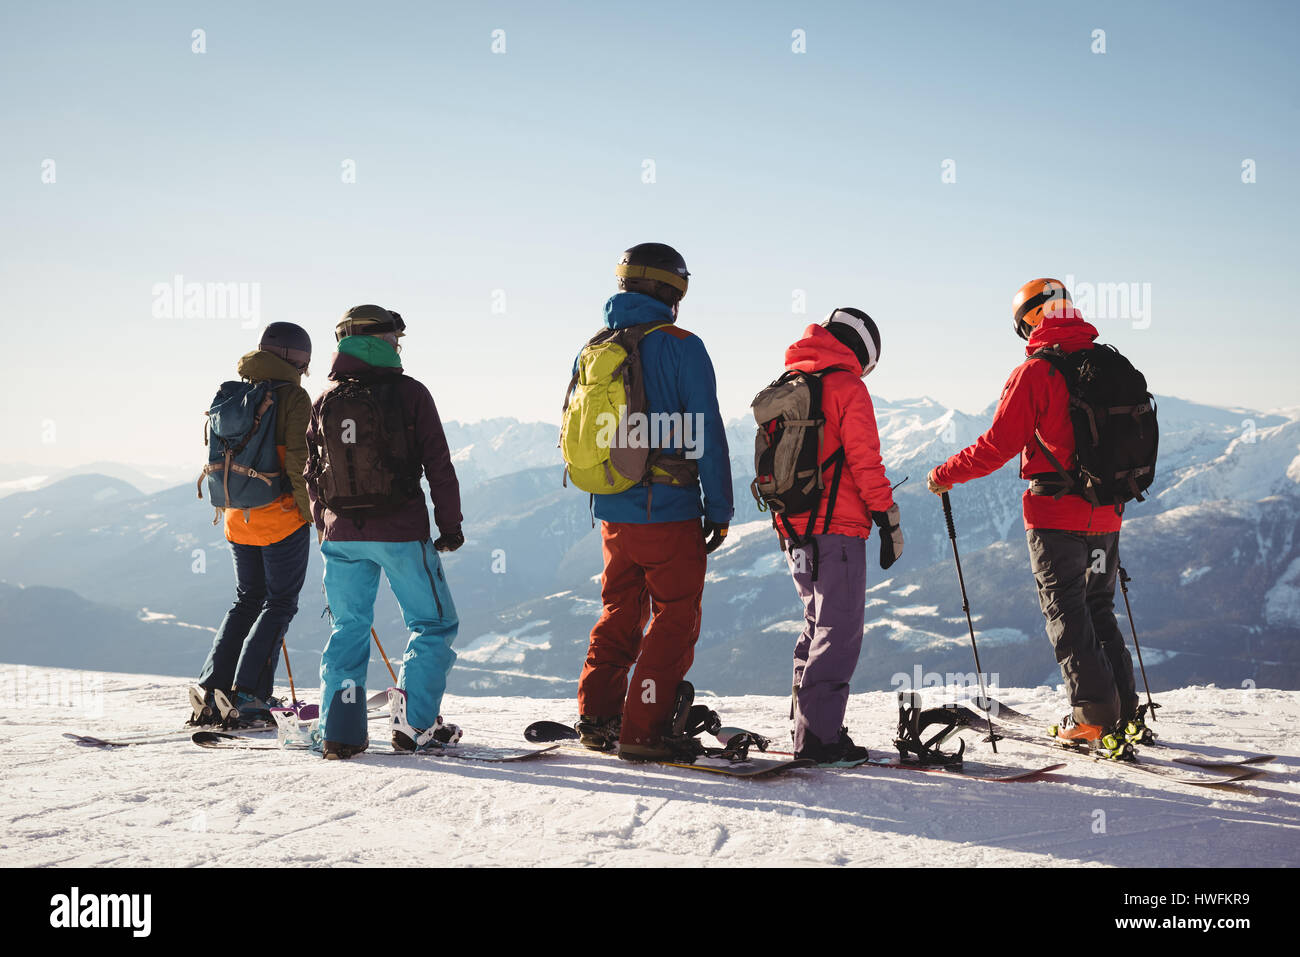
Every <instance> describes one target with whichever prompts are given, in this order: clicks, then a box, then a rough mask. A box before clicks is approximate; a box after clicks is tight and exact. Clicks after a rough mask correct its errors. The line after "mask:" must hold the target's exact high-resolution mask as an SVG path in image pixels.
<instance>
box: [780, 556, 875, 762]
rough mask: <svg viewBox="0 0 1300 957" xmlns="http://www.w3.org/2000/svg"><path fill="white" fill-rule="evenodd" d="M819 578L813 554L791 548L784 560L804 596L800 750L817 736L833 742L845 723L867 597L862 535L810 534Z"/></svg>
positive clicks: (797, 700) (797, 715)
mask: <svg viewBox="0 0 1300 957" xmlns="http://www.w3.org/2000/svg"><path fill="white" fill-rule="evenodd" d="M813 537H814V538H815V539H816V541H817V554H818V571H817V580H816V581H813V580H812V556H811V555H809V554H807V551H808V550H805V549H801V548H791V549H789V550H788V551H787V552H786V553H785V560H786V564H787V565H789V566H790V575H791V577H792V578H794V587H795V588H796V589H797V590H798V592H799V598H800V599H801V600H802V601H803V618H804V626H803V632H802V633H801V634H800V635H799V640H798V641H797V642H796V643H795V646H794V682H793V685H794V690H793V697H792V703H793V710H794V715H793V718H794V749H795V751H802V750H803V749H804V747H805V745H806V744H808V743H811V742H810V741H809V737H810V736H811V735H815V736H816V738H817V741H820V742H821V743H823V744H826V743H829V742H832V741H835V740H836V739H837V738H838V737H839V731H840V728H841V727H843V726H844V709H845V708H846V707H847V706H848V703H849V679H850V678H852V677H853V670H854V669H855V668H856V667H857V666H858V655H859V653H860V652H861V651H862V626H863V623H864V608H865V606H866V596H867V550H866V544H867V543H866V540H865V539H861V538H855V537H853V536H851V535H814V536H813Z"/></svg>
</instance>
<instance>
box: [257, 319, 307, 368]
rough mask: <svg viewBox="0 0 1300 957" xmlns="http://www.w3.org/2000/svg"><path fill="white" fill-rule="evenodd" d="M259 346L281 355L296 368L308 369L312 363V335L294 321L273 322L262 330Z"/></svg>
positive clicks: (275, 354) (266, 350)
mask: <svg viewBox="0 0 1300 957" xmlns="http://www.w3.org/2000/svg"><path fill="white" fill-rule="evenodd" d="M257 348H259V349H261V350H262V351H263V352H269V353H271V355H274V356H279V357H280V358H281V359H283V360H284V361H285V362H287V363H289V365H291V366H293V367H294V368H295V369H299V370H301V371H303V372H306V371H307V366H308V365H309V364H310V363H311V336H309V335H307V330H306V329H304V328H303V327H302V326H295V325H294V324H293V323H292V322H273V323H271V324H270V325H268V326H267V327H266V328H265V329H263V330H262V339H261V341H260V342H259V343H258V344H257Z"/></svg>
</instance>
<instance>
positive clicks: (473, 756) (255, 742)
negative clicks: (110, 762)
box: [191, 731, 559, 763]
mask: <svg viewBox="0 0 1300 957" xmlns="http://www.w3.org/2000/svg"><path fill="white" fill-rule="evenodd" d="M191 740H192V741H193V742H194V743H195V744H197V745H198V746H199V747H201V748H212V749H219V750H236V751H307V750H309V749H308V748H305V747H290V748H282V747H280V745H279V744H278V743H277V742H275V741H268V740H266V739H263V738H251V737H244V736H243V735H239V734H230V733H229V732H225V731H198V732H195V733H194V735H192V737H191ZM557 747H559V745H552V746H551V747H547V748H493V747H485V746H481V745H462V744H457V745H454V746H452V747H447V748H436V749H427V750H424V751H397V750H395V749H394V748H393V746H392V745H391V744H386V743H382V742H373V741H372V742H371V744H370V746H369V747H368V748H367V749H366V750H365V751H362V752H361V753H360V754H357V755H354V756H353V757H352V758H351V759H350V760H354V761H355V760H356V759H357V758H364V757H366V756H367V755H377V756H383V757H398V758H407V759H410V760H420V759H421V758H457V759H459V760H462V761H487V762H490V763H501V762H509V761H528V760H531V759H533V758H537V757H541V756H542V755H544V754H549V753H550V752H552V751H554V750H555V749H556V748H557Z"/></svg>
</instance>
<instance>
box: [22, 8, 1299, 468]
mask: <svg viewBox="0 0 1300 957" xmlns="http://www.w3.org/2000/svg"><path fill="white" fill-rule="evenodd" d="M0 17H3V22H4V30H3V31H0V81H2V82H3V83H4V85H5V88H7V89H9V90H10V91H11V93H12V92H13V91H17V90H20V89H21V90H22V95H11V96H9V97H6V98H4V99H0V121H2V122H3V123H4V127H5V129H6V130H7V131H8V133H9V134H10V135H9V136H8V137H7V139H6V143H5V145H4V147H3V148H2V149H0V183H2V184H3V187H4V194H3V199H4V202H5V207H6V221H7V224H8V225H9V227H10V228H9V229H7V230H6V231H5V234H4V236H3V238H0V281H3V283H4V285H5V288H6V291H7V293H8V295H7V300H6V305H7V310H6V315H5V328H6V332H7V334H8V340H9V341H8V345H9V348H10V352H11V354H12V355H13V356H15V357H16V359H17V361H14V362H12V363H11V368H10V370H9V374H8V375H6V377H5V381H4V386H3V389H4V400H5V407H6V409H7V410H8V411H9V415H7V416H5V417H4V421H3V424H2V425H0V443H2V445H3V448H4V449H5V450H6V457H7V458H9V459H11V460H12V461H16V462H28V461H35V462H40V463H49V464H50V465H51V466H55V467H57V466H59V465H63V466H66V465H70V464H72V463H75V462H79V461H95V460H102V459H110V458H117V459H121V460H124V461H128V462H129V461H141V462H156V461H158V460H159V459H160V458H163V459H166V458H167V457H169V456H161V457H160V456H159V454H158V449H160V448H165V449H173V448H174V449H176V450H177V451H176V452H175V453H174V454H175V456H176V459H177V461H182V460H183V461H199V460H200V459H201V457H202V456H203V455H204V454H205V452H204V447H203V444H202V424H203V415H202V413H203V411H204V409H206V407H207V404H208V402H209V401H210V399H211V397H212V395H213V393H214V392H215V390H216V387H217V385H218V384H219V383H220V382H221V381H223V380H224V379H228V378H232V377H233V376H234V367H235V362H236V360H237V359H238V357H239V356H240V355H242V354H243V353H245V352H247V351H250V350H251V349H252V348H254V346H255V345H256V341H257V336H258V327H260V325H262V324H265V323H266V322H270V321H276V320H284V321H290V322H296V323H298V324H300V325H302V326H303V327H304V328H306V329H307V330H308V331H309V333H310V334H311V336H312V338H313V340H314V343H315V346H316V356H315V361H314V363H313V374H312V376H311V377H309V378H308V379H306V380H305V382H304V384H305V385H306V387H307V388H308V390H309V391H310V392H311V393H312V394H313V395H314V394H316V393H318V392H319V391H320V388H321V387H322V385H323V383H324V381H325V379H324V373H325V371H326V368H327V365H328V354H329V352H330V350H331V347H332V334H331V333H332V328H333V324H334V322H335V320H336V319H337V318H338V317H339V316H340V315H341V314H342V313H343V312H344V310H346V309H347V308H348V307H350V306H352V305H355V304H358V303H362V302H378V303H380V304H382V305H388V306H391V307H393V308H395V309H398V310H399V311H401V312H402V314H403V316H404V317H405V318H406V320H407V322H408V324H409V332H410V334H409V335H408V337H407V338H406V339H405V340H404V343H403V345H404V352H403V360H404V362H405V363H406V366H407V368H408V371H409V372H410V373H411V374H413V375H414V376H416V377H417V378H419V379H421V380H422V381H424V382H425V383H426V384H427V385H428V386H429V387H430V389H431V390H432V392H433V394H434V396H435V398H436V399H437V401H438V404H439V408H440V411H441V412H442V414H443V416H444V417H445V418H446V419H448V420H456V421H465V422H474V421H479V420H482V419H486V418H494V417H513V418H516V419H519V420H522V421H529V420H533V421H553V420H554V418H556V417H558V413H559V408H560V403H561V399H562V396H563V393H564V387H565V385H566V384H567V379H568V371H569V366H570V363H571V362H572V358H573V356H574V354H575V353H576V352H577V350H578V348H579V347H580V346H581V344H582V343H583V342H584V341H585V340H586V338H587V337H588V336H590V335H591V334H592V332H594V331H595V330H596V329H597V328H599V326H600V323H601V308H602V305H603V303H604V301H605V299H606V298H607V297H608V296H609V295H610V294H611V293H612V292H613V291H614V278H613V268H614V264H615V262H616V261H617V259H618V255H619V253H620V251H621V250H622V249H624V248H626V247H627V246H630V245H632V244H634V243H637V242H643V241H662V242H669V243H672V244H673V245H675V246H676V247H677V248H678V249H679V250H681V252H682V253H683V254H684V256H685V257H686V260H687V263H688V265H689V267H690V269H691V272H692V281H691V288H690V290H689V292H688V294H687V296H686V298H685V300H684V301H683V303H682V312H681V320H680V321H681V325H682V326H683V327H685V328H686V329H689V330H691V331H693V332H695V333H697V334H699V335H700V337H701V338H702V339H703V340H704V342H705V344H706V345H707V347H708V348H709V351H710V354H711V355H712V358H713V362H714V365H715V368H716V371H717V377H718V384H719V398H720V402H721V406H722V411H723V414H724V417H726V418H728V419H733V418H737V417H742V416H744V415H745V413H746V409H747V407H748V403H749V401H750V399H751V398H752V396H753V395H754V393H755V392H757V391H758V389H759V388H760V387H761V386H762V385H764V384H765V383H766V382H767V381H769V380H770V379H772V378H774V377H775V376H776V375H777V374H778V373H779V371H780V368H781V357H782V353H783V351H784V349H785V347H786V346H787V345H788V344H789V343H790V342H792V341H794V340H795V339H796V338H798V336H799V334H800V332H801V330H802V329H803V327H804V326H805V325H807V324H808V323H811V322H817V321H820V319H821V318H822V317H823V316H824V315H825V314H826V313H827V312H828V311H829V310H830V309H831V308H833V307H835V306H839V305H849V304H852V305H856V306H859V307H860V308H863V309H865V310H866V311H867V312H868V313H870V314H871V315H872V316H873V317H874V318H875V319H876V321H877V323H878V325H879V327H880V329H881V333H882V337H883V347H882V351H881V363H880V366H879V368H878V369H877V370H876V371H875V372H874V373H873V374H872V376H871V378H870V379H869V380H868V385H869V387H870V388H871V389H872V391H873V393H878V394H880V395H884V396H909V395H911V396H921V395H928V396H933V397H934V400H935V401H936V402H939V403H941V404H943V405H945V406H948V407H955V408H958V409H960V410H963V411H965V410H983V409H985V408H987V407H988V405H989V404H990V403H991V402H993V401H994V400H995V399H996V398H997V396H998V394H999V393H1000V391H1001V388H1002V384H1003V382H1004V381H1005V379H1006V376H1007V374H1008V373H1009V372H1010V370H1011V369H1012V368H1013V367H1014V366H1015V365H1016V364H1017V363H1018V362H1019V361H1020V359H1021V357H1022V356H1023V351H1022V350H1023V343H1022V342H1021V341H1020V340H1019V339H1017V338H1016V337H1015V335H1014V333H1013V332H1012V327H1011V315H1010V301H1011V297H1012V296H1013V294H1014V293H1015V291H1016V289H1017V288H1018V287H1019V286H1020V284H1021V283H1023V282H1025V281H1026V280H1027V279H1030V278H1033V277H1035V276H1043V275H1053V276H1056V277H1057V278H1061V279H1064V280H1066V281H1067V282H1068V283H1070V284H1071V285H1072V287H1073V289H1074V292H1075V295H1076V299H1077V300H1079V302H1080V305H1081V309H1082V311H1083V312H1084V313H1085V315H1088V316H1090V317H1091V318H1094V319H1095V320H1096V322H1097V325H1098V326H1099V328H1100V330H1101V334H1102V339H1103V340H1104V341H1108V342H1112V343H1114V344H1115V345H1117V346H1118V347H1119V348H1120V349H1121V350H1122V351H1124V352H1125V354H1126V355H1128V356H1129V357H1130V358H1131V359H1132V360H1133V361H1134V363H1135V364H1136V365H1137V366H1138V367H1139V368H1140V369H1142V370H1143V371H1144V372H1145V373H1146V375H1147V377H1148V380H1149V382H1150V385H1151V388H1152V391H1153V392H1156V393H1158V394H1163V395H1169V394H1176V395H1180V396H1186V397H1188V399H1189V401H1195V402H1199V403H1204V404H1208V405H1214V406H1218V407H1227V408H1234V407H1235V408H1246V409H1255V410H1268V409H1273V408H1280V407H1287V406H1289V405H1294V404H1296V403H1297V401H1300V390H1297V388H1296V386H1295V384H1294V383H1295V374H1294V354H1295V352H1296V347H1297V345H1300V335H1298V334H1297V332H1296V331H1295V328H1294V325H1293V323H1292V322H1291V320H1290V317H1289V315H1288V307H1289V305H1290V298H1291V297H1290V286H1291V285H1292V283H1291V282H1290V277H1291V276H1292V275H1293V274H1294V263H1295V262H1296V261H1297V259H1300V240H1298V239H1297V231H1296V229H1295V227H1294V222H1293V219H1294V217H1293V210H1294V209H1296V208H1297V206H1300V203H1298V202H1297V200H1300V188H1298V186H1297V183H1298V182H1300V176H1298V175H1297V174H1300V149H1297V145H1298V143H1297V139H1298V136H1300V134H1297V124H1296V123H1294V122H1293V121H1292V122H1288V121H1286V119H1285V118H1286V117H1287V116H1291V117H1292V118H1293V120H1294V117H1295V110H1296V106H1295V102H1294V90H1295V79H1296V68H1295V60H1294V56H1293V51H1292V50H1291V45H1292V44H1291V37H1293V36H1294V35H1295V33H1296V29H1295V28H1296V27H1297V26H1300V10H1297V8H1295V7H1291V6H1283V7H1279V6H1276V5H1268V4H1245V5H1243V4H1236V5H1231V6H1229V5H1216V4H1181V3H1149V4H1142V5H1128V4H1123V3H1105V2H1100V3H1088V4H1086V5H1084V4H1078V5H1052V6H1046V7H1041V8H1037V7H1036V8H1034V9H1033V12H1032V18H1031V19H1026V15H1025V11H1024V10H1023V9H1021V8H1019V7H1006V8H1003V7H973V6H970V5H966V4H959V3H940V4H936V5H927V6H926V7H925V8H924V9H919V8H915V7H907V6H904V7H898V6H894V5H883V4H882V5H876V4H866V3H827V4H823V5H818V6H817V7H815V8H805V7H802V6H797V5H791V4H786V3H762V2H758V3H745V4H741V3H727V2H722V3H718V4H711V5H708V6H701V5H697V4H690V3H684V2H673V0H665V2H664V3H662V4H661V5H660V6H659V7H657V8H656V16H655V17H653V18H642V19H639V20H638V21H637V24H636V28H635V30H634V31H633V30H629V29H628V26H627V22H626V21H627V18H626V16H625V14H624V13H623V12H622V11H620V10H618V9H617V8H615V7H611V6H609V5H602V4H597V3H594V2H575V3H572V4H567V5H565V6H564V7H563V8H561V9H559V10H556V9H551V8H541V7H537V6H535V5H531V4H522V3H516V4H499V5H498V4H494V5H492V6H491V7H490V8H488V7H478V6H475V7H468V8H467V7H462V6H459V5H440V4H439V5H435V4H416V3H394V4H386V5H384V6H383V7H381V8H375V9H367V10H366V12H365V17H360V16H358V15H357V8H356V7H355V6H353V5H351V4H343V3H319V4H313V5H311V6H310V7H307V6H300V5H296V4H284V5H275V6H273V7H268V6H259V5H254V4H247V3H232V4H223V5H221V6H210V5H206V4H197V5H174V4H165V3H161V2H145V3H139V4H133V5H131V6H129V7H125V8H121V9H118V8H109V7H102V6H99V5H95V4H90V3H84V2H82V3H69V4H65V5H60V6H59V7H57V8H43V7H26V6H24V7H10V8H8V9H6V10H5V11H4V12H3V14H0ZM1288 23H1289V24H1291V26H1290V27H1288V26H1287V24H1288ZM1099 31H1101V33H1099ZM1102 47H1104V52H1102ZM187 286H193V287H194V288H195V289H197V290H198V291H199V292H200V293H201V294H202V295H201V296H200V297H199V299H201V300H202V301H201V302H200V301H199V299H195V300H194V301H193V303H188V304H192V305H194V306H195V308H193V309H188V310H187V300H189V299H190V296H189V293H188V292H186V287H187ZM176 288H179V289H180V291H181V293H182V295H181V296H180V299H179V301H172V298H173V292H172V290H173V289H176ZM52 385H53V386H54V387H51V386H52ZM968 414H974V413H973V412H968ZM170 454H171V453H169V455H170Z"/></svg>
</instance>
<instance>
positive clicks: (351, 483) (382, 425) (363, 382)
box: [307, 372, 421, 525]
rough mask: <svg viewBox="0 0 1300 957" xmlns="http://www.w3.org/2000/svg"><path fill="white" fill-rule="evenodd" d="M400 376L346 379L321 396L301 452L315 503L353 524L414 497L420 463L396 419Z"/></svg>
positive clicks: (399, 414) (407, 431) (417, 493)
mask: <svg viewBox="0 0 1300 957" xmlns="http://www.w3.org/2000/svg"><path fill="white" fill-rule="evenodd" d="M403 378H404V376H403V374H402V373H400V372H380V373H370V374H366V375H357V376H349V377H347V378H344V379H340V380H339V383H338V385H337V386H335V387H334V388H333V389H331V390H329V391H328V392H326V393H325V396H324V398H322V399H321V404H320V408H319V410H318V412H317V426H316V442H314V443H312V444H311V446H310V447H309V448H308V450H307V462H308V466H307V467H308V474H309V476H310V478H311V479H312V481H313V483H314V485H315V488H316V496H317V498H318V500H319V501H320V502H321V504H323V505H324V506H325V507H326V508H328V509H329V510H330V511H331V512H334V513H335V514H336V515H344V516H346V517H347V518H349V519H351V520H352V521H354V522H356V523H357V524H358V525H361V524H364V523H365V520H366V519H367V518H369V517H372V516H378V515H384V514H386V513H388V512H392V511H394V510H396V509H397V508H400V507H401V506H402V505H405V504H406V503H407V502H410V501H411V500H412V499H415V498H419V497H420V469H421V463H420V462H419V461H418V460H416V461H412V459H413V456H412V454H411V450H412V449H413V448H414V447H415V443H414V440H413V437H412V434H411V432H412V431H413V427H410V426H408V425H407V423H406V422H405V421H404V417H403V414H402V397H401V394H400V392H399V383H400V382H401V380H402V379H403Z"/></svg>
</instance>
